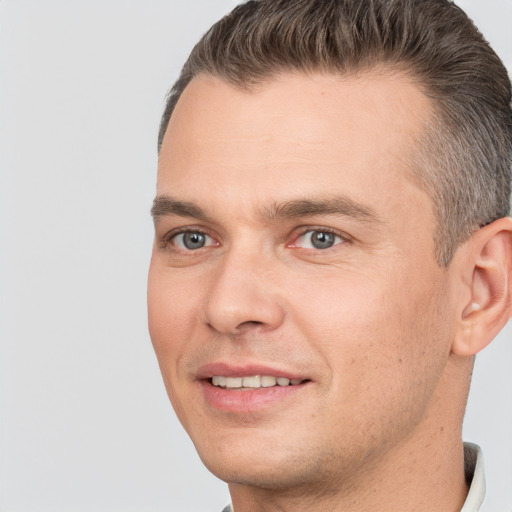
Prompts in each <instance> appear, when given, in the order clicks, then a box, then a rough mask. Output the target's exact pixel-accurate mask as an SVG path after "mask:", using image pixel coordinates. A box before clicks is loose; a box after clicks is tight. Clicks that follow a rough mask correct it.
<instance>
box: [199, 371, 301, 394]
mask: <svg viewBox="0 0 512 512" xmlns="http://www.w3.org/2000/svg"><path fill="white" fill-rule="evenodd" d="M208 381H209V382H210V384H212V385H213V386H216V387H219V388H222V389H228V390H239V391H253V390H255V389H261V388H272V387H276V386H279V387H286V386H298V385H299V384H303V383H305V382H309V379H289V378H287V377H276V376H273V375H250V376H245V377H227V376H224V375H214V376H213V377H211V378H210V379H208Z"/></svg>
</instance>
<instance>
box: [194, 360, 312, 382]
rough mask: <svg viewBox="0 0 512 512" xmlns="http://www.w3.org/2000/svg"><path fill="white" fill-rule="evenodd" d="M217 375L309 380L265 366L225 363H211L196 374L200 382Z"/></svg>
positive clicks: (303, 376) (305, 377)
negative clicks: (269, 376)
mask: <svg viewBox="0 0 512 512" xmlns="http://www.w3.org/2000/svg"><path fill="white" fill-rule="evenodd" d="M215 375H223V376H225V377H248V376H252V375H272V376H274V377H285V378H287V379H290V380H292V379H301V380H305V379H309V378H308V377H307V376H305V375H300V374H298V373H294V372H290V371H287V370H282V369H279V368H272V367H271V366H267V365H263V364H246V365H232V364H227V363H223V362H217V363H209V364H205V365H203V366H201V367H200V368H199V369H198V370H197V373H196V378H197V379H199V380H204V379H211V378H212V377H213V376H215Z"/></svg>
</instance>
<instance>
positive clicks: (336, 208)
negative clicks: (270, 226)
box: [264, 196, 381, 222]
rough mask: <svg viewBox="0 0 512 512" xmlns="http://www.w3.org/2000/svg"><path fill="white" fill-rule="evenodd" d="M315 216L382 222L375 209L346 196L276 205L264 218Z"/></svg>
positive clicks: (271, 207) (268, 209)
mask: <svg viewBox="0 0 512 512" xmlns="http://www.w3.org/2000/svg"><path fill="white" fill-rule="evenodd" d="M313 215H319V216H322V215H338V216H342V217H349V218H352V219H354V220H358V221H363V222H380V221H381V219H380V218H379V216H378V215H377V213H376V212H375V210H374V209H373V208H371V207H370V206H367V205H363V204H361V203H359V202H358V201H355V200H354V199H351V198H349V197H346V196H331V197H326V198H319V199H298V200H292V201H286V202H284V203H275V204H274V205H272V206H270V208H267V209H266V211H265V212H264V217H265V218H266V219H268V220H269V221H272V220H274V219H282V218H292V219H295V218H301V217H308V216H313Z"/></svg>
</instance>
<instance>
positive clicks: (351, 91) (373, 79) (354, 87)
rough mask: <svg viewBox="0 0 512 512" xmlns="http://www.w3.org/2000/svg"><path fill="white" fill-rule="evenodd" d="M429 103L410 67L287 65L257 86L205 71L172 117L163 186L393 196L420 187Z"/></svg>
mask: <svg viewBox="0 0 512 512" xmlns="http://www.w3.org/2000/svg"><path fill="white" fill-rule="evenodd" d="M430 112H431V107H430V103H429V100H428V99H427V98H426V96H425V95H424V94H423V93H422V91H421V90H420V89H419V87H417V86H416V85H415V84H414V83H413V81H412V80H411V79H410V78H409V77H408V76H406V75H404V74H398V73H395V74H392V73H389V72H387V73H386V72H384V71H382V70H381V71H378V70H374V71H372V72H367V73H361V74H359V75H354V76H335V75H325V74H317V75H305V74H288V75H283V76H280V77H278V78H276V79H273V80H271V81H269V82H267V83H263V84H262V85H260V86H259V87H257V88H255V89H254V90H251V91H246V90H240V89H238V88H235V87H233V86H231V85H229V84H227V83H226V82H224V81H222V80H221V79H219V78H216V77H212V76H204V75H203V76H199V77H196V78H195V79H194V80H193V81H192V82H191V83H190V84H189V86H188V87H187V88H186V89H185V91H184V93H183V95H182V97H181V98H180V100H179V102H178V104H177V105H176V108H175V111H174V113H173V115H172V117H171V120H170V122H169V126H168V129H167V131H166V134H165V137H164V140H163V144H162V149H161V153H160V159H159V175H158V193H159V194H169V195H172V196H176V194H178V195H179V196H180V198H184V199H193V200H195V199H196V198H197V199H200V200H201V202H206V203H208V202H212V201H214V200H215V198H216V197H217V196H216V192H220V191H222V192H223V197H224V198H227V197H232V196H233V195H234V196H236V197H240V198H241V197H243V196H246V197H247V199H248V200H250V201H252V202H261V201H265V200H272V201H279V200H280V199H282V200H287V199H288V197H287V196H290V197H293V198H295V197H297V196H299V195H301V194H302V195H307V194H312V195H319V194H323V193H325V192H340V191H341V192H343V194H344V195H348V196H352V197H354V198H356V199H358V196H359V197H361V196H366V198H367V200H368V201H370V200H371V201H376V202H377V203H378V202H382V201H383V202H386V198H388V197H389V196H390V194H391V195H392V194H396V193H397V192H398V191H399V190H400V189H404V188H408V187H410V186H412V181H411V180H409V179H408V175H410V174H411V172H413V169H412V168H411V161H412V159H411V155H412V154H413V153H414V151H415V147H416V140H417V139H418V138H419V136H420V134H421V130H422V126H423V125H424V123H425V122H426V121H427V120H428V118H429V115H430ZM337 187H338V188H340V189H342V190H334V189H336V188H337Z"/></svg>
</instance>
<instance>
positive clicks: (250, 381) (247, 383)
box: [242, 375, 261, 388]
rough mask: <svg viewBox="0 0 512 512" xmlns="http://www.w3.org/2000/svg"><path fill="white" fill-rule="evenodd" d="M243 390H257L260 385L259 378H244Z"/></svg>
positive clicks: (257, 376)
mask: <svg viewBox="0 0 512 512" xmlns="http://www.w3.org/2000/svg"><path fill="white" fill-rule="evenodd" d="M242 384H243V385H244V388H259V387H260V385H261V377H260V376H259V375H255V376H254V377H244V378H243V380H242Z"/></svg>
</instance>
